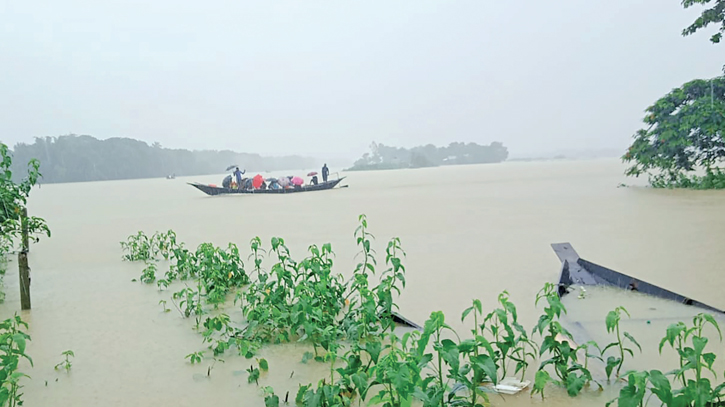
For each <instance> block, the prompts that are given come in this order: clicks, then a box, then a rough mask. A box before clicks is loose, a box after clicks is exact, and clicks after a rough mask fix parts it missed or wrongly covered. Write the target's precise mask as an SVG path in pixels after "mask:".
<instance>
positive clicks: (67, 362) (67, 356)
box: [55, 350, 75, 373]
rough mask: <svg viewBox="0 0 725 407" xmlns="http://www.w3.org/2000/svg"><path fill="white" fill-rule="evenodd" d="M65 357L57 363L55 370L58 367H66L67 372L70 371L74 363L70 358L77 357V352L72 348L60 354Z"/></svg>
mask: <svg viewBox="0 0 725 407" xmlns="http://www.w3.org/2000/svg"><path fill="white" fill-rule="evenodd" d="M60 355H61V356H63V357H64V359H63V361H62V362H60V363H58V364H57V365H55V370H58V369H65V371H66V373H68V372H70V369H71V367H72V366H73V364H72V363H71V361H70V358H72V357H75V353H73V351H72V350H67V351H65V352H62V353H61V354H60Z"/></svg>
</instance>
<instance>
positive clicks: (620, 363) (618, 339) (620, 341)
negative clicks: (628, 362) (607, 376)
mask: <svg viewBox="0 0 725 407" xmlns="http://www.w3.org/2000/svg"><path fill="white" fill-rule="evenodd" d="M617 342H618V344H619V358H620V359H619V365H618V366H617V376H619V371H620V370H622V365H623V364H624V345H622V338H621V336H620V334H619V321H617Z"/></svg>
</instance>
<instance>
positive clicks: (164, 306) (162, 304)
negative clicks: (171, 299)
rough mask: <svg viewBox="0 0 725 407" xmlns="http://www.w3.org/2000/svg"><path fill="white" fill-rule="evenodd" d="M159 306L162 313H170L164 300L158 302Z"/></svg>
mask: <svg viewBox="0 0 725 407" xmlns="http://www.w3.org/2000/svg"><path fill="white" fill-rule="evenodd" d="M159 304H161V306H162V307H163V308H164V312H170V311H171V309H169V308H166V300H160V301H159Z"/></svg>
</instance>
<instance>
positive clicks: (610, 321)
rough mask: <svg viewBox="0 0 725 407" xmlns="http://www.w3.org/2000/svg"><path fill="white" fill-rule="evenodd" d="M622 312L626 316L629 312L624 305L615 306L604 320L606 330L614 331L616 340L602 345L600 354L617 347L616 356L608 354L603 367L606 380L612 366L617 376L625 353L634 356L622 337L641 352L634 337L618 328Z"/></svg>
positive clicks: (610, 373)
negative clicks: (605, 364)
mask: <svg viewBox="0 0 725 407" xmlns="http://www.w3.org/2000/svg"><path fill="white" fill-rule="evenodd" d="M622 314H626V315H627V317H630V315H629V312H627V310H626V309H625V308H624V307H617V308H615V309H614V310H613V311H609V313H608V314H607V318H606V320H605V323H606V326H607V332H608V333H614V334H615V335H616V339H617V340H616V341H615V342H612V343H610V344H608V345H607V346H605V347H604V349H603V350H602V356H604V353H606V352H607V350H608V349H612V348H615V349H617V353H618V356H609V357H608V358H607V366H606V368H605V370H606V372H607V380H609V378H610V376H611V375H612V371H613V370H614V368H617V376H619V372H620V370H621V369H622V365H623V364H624V354H625V353H629V355H630V356H632V357H634V352H633V351H632V349H630V348H627V347H625V345H624V341H623V339H624V338H626V339H627V340H628V341H629V342H631V343H633V344H635V346H637V348H639V351H640V352H642V347H641V346H639V343H637V341H636V340H635V339H634V337H633V336H632V335H630V334H629V332H621V330H620V329H619V322H620V321H621V319H622ZM622 335H624V338H622Z"/></svg>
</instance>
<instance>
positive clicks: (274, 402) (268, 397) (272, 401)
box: [264, 386, 279, 407]
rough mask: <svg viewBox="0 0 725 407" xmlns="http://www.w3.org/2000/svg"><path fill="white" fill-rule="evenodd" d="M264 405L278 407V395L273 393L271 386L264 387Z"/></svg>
mask: <svg viewBox="0 0 725 407" xmlns="http://www.w3.org/2000/svg"><path fill="white" fill-rule="evenodd" d="M264 405H265V407H279V396H277V395H276V394H274V389H273V388H272V386H266V387H265V388H264Z"/></svg>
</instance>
